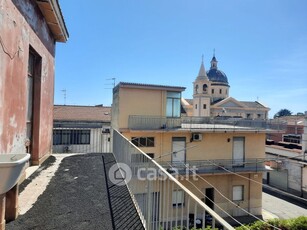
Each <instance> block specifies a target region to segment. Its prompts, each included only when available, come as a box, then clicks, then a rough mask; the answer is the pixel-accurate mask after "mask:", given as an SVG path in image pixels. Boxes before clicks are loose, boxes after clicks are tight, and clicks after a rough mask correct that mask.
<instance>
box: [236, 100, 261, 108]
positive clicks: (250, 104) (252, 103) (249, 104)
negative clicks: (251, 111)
mask: <svg viewBox="0 0 307 230" xmlns="http://www.w3.org/2000/svg"><path fill="white" fill-rule="evenodd" d="M240 102H241V103H242V104H244V105H246V106H247V107H249V108H259V107H262V108H266V107H265V106H264V105H263V104H261V103H259V102H258V101H240Z"/></svg>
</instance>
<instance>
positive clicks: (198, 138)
mask: <svg viewBox="0 0 307 230" xmlns="http://www.w3.org/2000/svg"><path fill="white" fill-rule="evenodd" d="M192 135H193V136H192V138H193V141H201V140H202V139H203V135H202V134H200V133H193V134H192Z"/></svg>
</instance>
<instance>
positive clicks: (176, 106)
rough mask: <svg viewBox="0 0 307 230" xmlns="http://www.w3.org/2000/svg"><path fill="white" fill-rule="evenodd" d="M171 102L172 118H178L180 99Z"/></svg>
mask: <svg viewBox="0 0 307 230" xmlns="http://www.w3.org/2000/svg"><path fill="white" fill-rule="evenodd" d="M173 100H174V101H173V103H174V104H173V117H180V99H173Z"/></svg>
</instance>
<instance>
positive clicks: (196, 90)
mask: <svg viewBox="0 0 307 230" xmlns="http://www.w3.org/2000/svg"><path fill="white" fill-rule="evenodd" d="M195 93H196V94H197V93H198V85H196V86H195Z"/></svg>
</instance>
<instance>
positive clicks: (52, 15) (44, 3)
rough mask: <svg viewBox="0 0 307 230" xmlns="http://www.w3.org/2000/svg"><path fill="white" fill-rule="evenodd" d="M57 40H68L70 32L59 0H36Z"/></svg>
mask: <svg viewBox="0 0 307 230" xmlns="http://www.w3.org/2000/svg"><path fill="white" fill-rule="evenodd" d="M36 3H37V5H38V7H39V9H40V10H41V12H42V14H43V15H44V17H45V19H46V22H47V24H48V27H49V28H50V30H51V32H52V34H53V36H54V38H55V40H56V41H57V42H66V41H67V40H68V37H69V34H68V31H67V28H66V25H65V21H64V18H63V15H62V12H61V8H60V5H59V2H58V0H36Z"/></svg>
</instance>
